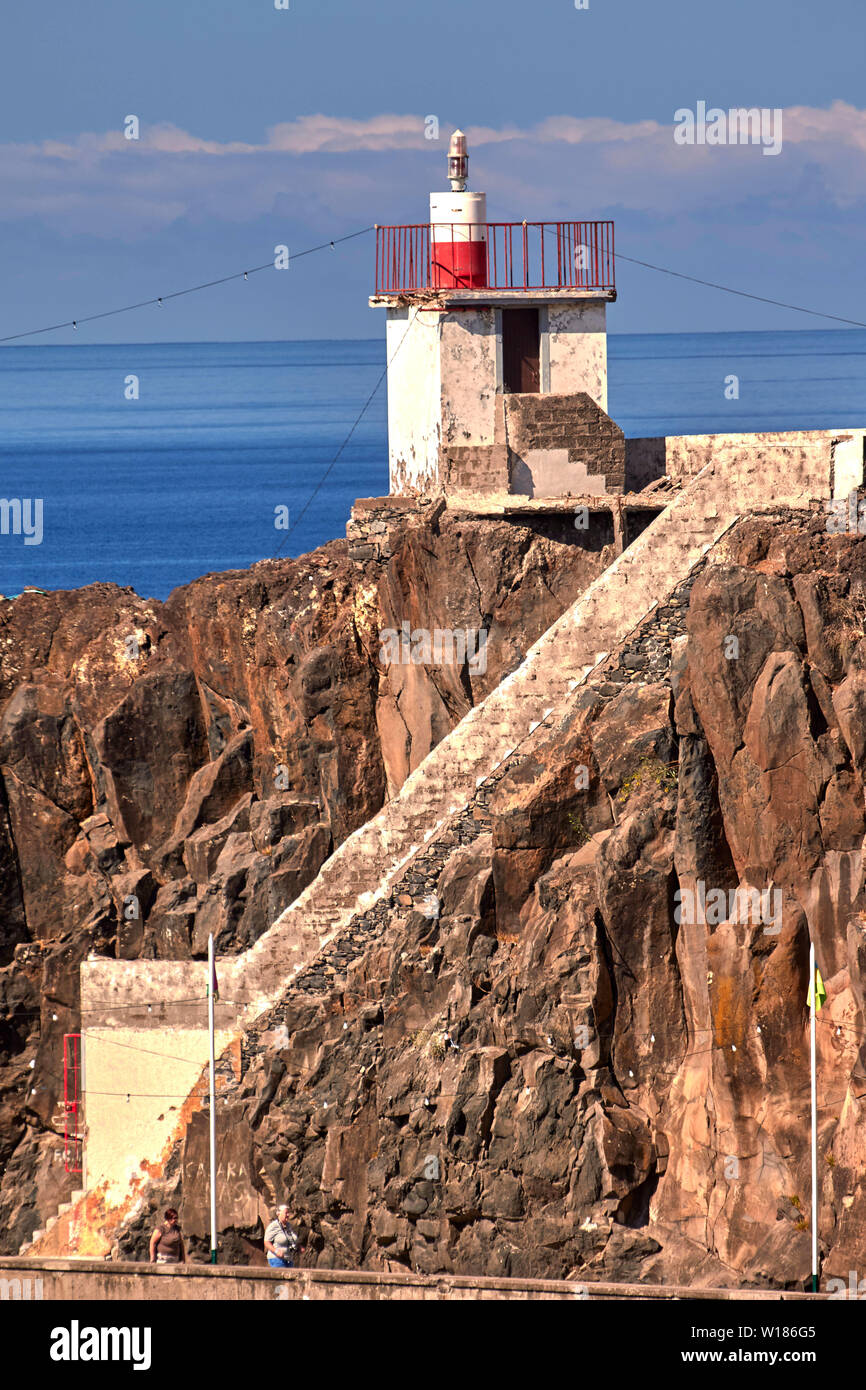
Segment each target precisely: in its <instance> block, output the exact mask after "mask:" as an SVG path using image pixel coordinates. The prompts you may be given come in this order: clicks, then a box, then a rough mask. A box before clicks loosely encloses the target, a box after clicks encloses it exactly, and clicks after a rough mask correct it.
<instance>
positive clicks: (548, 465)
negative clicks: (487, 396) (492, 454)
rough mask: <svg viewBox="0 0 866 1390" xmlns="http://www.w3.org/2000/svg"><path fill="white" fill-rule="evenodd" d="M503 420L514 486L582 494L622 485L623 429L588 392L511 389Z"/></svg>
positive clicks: (538, 492)
mask: <svg viewBox="0 0 866 1390" xmlns="http://www.w3.org/2000/svg"><path fill="white" fill-rule="evenodd" d="M505 421H506V438H507V440H508V451H509V459H510V487H509V491H510V492H513V493H523V494H525V495H526V496H529V497H561V496H563V495H564V494H566V493H571V494H572V496H573V497H580V496H583V495H593V494H602V493H621V492H622V491H623V486H624V483H625V439H624V437H623V433H622V430H621V429H620V427H619V425H617V424H615V423H614V421H613V420H611V418H610V416H609V415H606V414H605V412H604V411H603V410H602V409H600V407H599V406H598V405H597V404H596V402H595V401H594V400H593V399H592V398H591V397H590V396H589V395H588V394H587V393H586V392H580V393H578V394H576V395H571V396H553V395H550V396H545V395H508V396H506V397H505Z"/></svg>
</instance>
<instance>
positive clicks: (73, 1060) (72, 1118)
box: [63, 1033, 84, 1173]
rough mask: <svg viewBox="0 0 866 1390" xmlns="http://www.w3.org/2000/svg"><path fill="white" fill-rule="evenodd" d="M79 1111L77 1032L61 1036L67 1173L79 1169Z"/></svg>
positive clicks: (79, 1077)
mask: <svg viewBox="0 0 866 1390" xmlns="http://www.w3.org/2000/svg"><path fill="white" fill-rule="evenodd" d="M80 1111H81V1034H80V1033H64V1035H63V1115H64V1119H63V1154H64V1160H65V1165H66V1171H67V1173H80V1172H81V1171H82V1168H83V1162H82V1160H83V1143H84V1138H83V1135H82V1134H81V1133H80V1130H79V1120H80Z"/></svg>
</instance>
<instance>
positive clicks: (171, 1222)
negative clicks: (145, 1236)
mask: <svg viewBox="0 0 866 1390" xmlns="http://www.w3.org/2000/svg"><path fill="white" fill-rule="evenodd" d="M154 1260H156V1263H157V1264H158V1265H184V1264H186V1250H185V1249H184V1244H183V1236H182V1235H181V1233H180V1226H179V1225H178V1221H177V1212H176V1211H175V1209H174V1207H169V1208H168V1210H167V1211H166V1213H165V1220H164V1221H163V1223H162V1225H161V1226H157V1228H156V1230H155V1231H154V1233H153V1235H152V1236H151V1238H150V1262H151V1264H153V1262H154Z"/></svg>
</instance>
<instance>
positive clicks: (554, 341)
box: [547, 301, 607, 411]
mask: <svg viewBox="0 0 866 1390" xmlns="http://www.w3.org/2000/svg"><path fill="white" fill-rule="evenodd" d="M605 309H606V305H605V303H604V301H601V302H600V303H599V302H595V303H590V304H551V305H549V306H548V310H547V331H548V346H547V352H548V354H549V362H550V369H549V370H550V386H549V388H548V389H549V390H550V392H551V394H552V395H558V396H570V395H573V394H574V393H575V392H577V391H585V392H586V393H587V395H588V396H591V397H592V399H593V400H594V401H595V403H596V405H600V406H601V408H602V410H605V411H606V410H607V329H606V313H605Z"/></svg>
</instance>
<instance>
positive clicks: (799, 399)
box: [0, 329, 866, 598]
mask: <svg viewBox="0 0 866 1390" xmlns="http://www.w3.org/2000/svg"><path fill="white" fill-rule="evenodd" d="M384 351H385V350H384V340H381V339H377V340H374V341H366V340H347V341H315V342H286V343H166V344H143V345H135V344H114V345H111V346H103V347H99V346H93V347H91V346H88V345H86V344H82V345H75V346H70V347H52V346H45V345H42V346H38V347H34V346H27V347H4V348H3V349H2V352H0V498H30V499H38V498H41V499H42V517H43V521H42V529H43V535H42V541H41V544H39V545H26V544H25V543H24V537H23V536H22V535H17V536H16V535H0V593H2V594H6V595H7V596H8V595H14V594H16V593H18V592H20V590H21V589H22V588H24V587H25V586H28V585H33V586H36V587H38V588H42V589H69V588H75V587H78V586H80V585H84V584H89V583H92V582H93V581H94V580H113V581H114V582H115V583H117V584H121V585H129V586H131V587H132V588H134V589H135V590H136V591H137V592H138V593H139V594H141V595H142V596H143V597H154V598H165V597H166V596H167V595H168V594H169V592H170V591H171V590H172V589H173V588H175V587H176V586H177V585H179V584H185V583H187V582H188V581H189V580H191V579H194V578H196V577H197V576H198V575H201V574H206V573H208V572H210V571H214V570H225V569H239V568H243V567H245V566H247V565H250V564H252V563H253V562H254V561H255V560H260V559H263V558H264V557H266V556H269V555H276V554H283V555H300V554H302V553H303V552H304V551H307V550H311V549H313V548H314V547H315V546H317V545H321V544H322V543H323V542H324V541H326V540H330V539H332V538H333V537H335V536H343V535H344V534H345V525H346V521H347V520H348V516H349V509H350V507H351V504H352V502H353V500H354V499H355V498H356V497H370V496H376V495H379V494H382V493H385V492H387V490H388V457H387V428H386V412H385V389H384V386H382V387H381V388H380V389H379V391H378V393H377V394H376V396H375V397H374V399H373V401H372V402H371V404H370V406H369V409H368V410H367V412H366V414H365V415H364V417H363V419H362V420H361V422H360V424H358V426H357V428H356V429H355V431H354V433H353V435H352V437H351V439H350V440H349V442H348V444H347V445H346V447H345V448H344V449H343V451H342V453H341V454H340V456H339V458H338V459H337V461H336V462H334V459H335V456H336V454H337V452H338V450H339V449H340V446H341V445H342V444H343V443H344V441H345V439H346V436H347V435H348V434H349V431H350V430H351V428H352V425H353V423H354V422H355V420H356V418H357V416H358V413H359V411H360V409H361V407H362V406H363V404H364V402H365V401H366V400H367V398H368V397H369V396H370V393H371V392H372V391H373V389H374V387H375V385H376V382H377V381H378V379H379V377H380V375H381V373H382V371H383V368H384V364H385V356H384ZM608 360H609V399H608V410H609V413H610V414H611V415H612V416H613V418H614V419H615V420H616V421H617V422H618V423H619V424H620V425H621V426H622V428H623V430H624V431H625V433H626V435H627V436H631V437H634V436H639V435H660V434H696V433H702V432H704V431H720V430H726V431H729V430H734V431H739V430H761V429H767V430H783V429H835V428H837V427H844V426H849V425H858V426H862V425H864V424H866V331H864V330H861V329H856V330H829V331H814V332H764V333H689V334H683V333H670V334H617V335H615V334H611V335H610V336H609V338H608ZM731 377H736V378H737V379H738V388H737V389H738V392H739V395H738V397H737V398H735V399H728V398H727V397H726V389H727V392H728V395H731V394H732V387H731V385H730V384H729V379H730V378H731ZM131 378H137V384H136V383H135V382H133V381H132V380H131ZM136 389H137V392H138V398H137V399H134V395H135V391H136ZM127 397H133V398H130V399H128V398H127ZM326 470H329V471H328V472H327V476H325V475H326ZM323 479H324V481H323ZM316 489H318V490H316ZM286 512H288V517H289V525H291V526H292V528H293V529H292V531H291V533H290V534H288V533H287V532H286V530H285V529H277V526H276V525H275V522H276V521H277V520H280V521H282V520H284V518H285V515H286Z"/></svg>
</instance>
